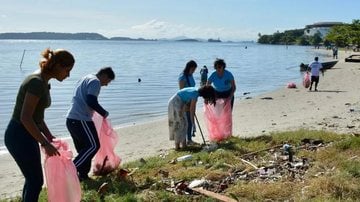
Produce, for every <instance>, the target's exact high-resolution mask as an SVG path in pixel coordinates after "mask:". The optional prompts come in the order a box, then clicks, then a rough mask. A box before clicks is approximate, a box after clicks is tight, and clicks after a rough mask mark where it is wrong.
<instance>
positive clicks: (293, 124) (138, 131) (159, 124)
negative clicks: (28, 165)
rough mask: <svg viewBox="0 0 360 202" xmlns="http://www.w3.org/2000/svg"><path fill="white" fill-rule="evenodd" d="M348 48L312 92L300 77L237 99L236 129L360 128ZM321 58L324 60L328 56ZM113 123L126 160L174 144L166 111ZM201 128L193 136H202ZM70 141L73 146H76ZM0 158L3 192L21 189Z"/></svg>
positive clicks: (359, 78) (355, 70) (357, 67)
mask: <svg viewBox="0 0 360 202" xmlns="http://www.w3.org/2000/svg"><path fill="white" fill-rule="evenodd" d="M318 51H326V50H322V49H320V50H317V49H315V50H314V55H316V54H317V53H319V52H318ZM326 52H328V51H326ZM328 53H330V52H328ZM350 54H351V52H347V53H345V52H343V51H341V52H339V56H340V57H339V62H338V63H337V64H336V65H335V66H334V67H333V68H332V69H330V70H327V71H326V72H325V75H324V76H320V82H319V87H318V88H319V91H318V92H314V91H311V92H309V91H308V90H307V89H305V88H304V87H303V86H302V84H301V83H296V85H297V88H295V89H288V88H286V84H285V83H284V87H283V88H280V89H277V90H275V91H271V92H266V93H263V94H259V95H254V97H252V98H251V99H241V100H239V99H237V100H236V102H235V105H234V109H233V135H234V136H238V137H241V138H248V137H255V136H261V135H271V133H273V132H279V131H291V130H297V129H310V130H326V131H332V132H336V133H349V134H352V133H355V134H359V133H360V118H358V117H359V115H360V101H359V97H358V96H359V94H360V87H358V86H357V85H356V84H358V83H360V63H345V62H344V58H345V57H347V56H348V55H350ZM320 60H321V61H325V58H320ZM309 62H310V61H309ZM349 81H351V82H349ZM239 88H241V86H239ZM248 96H252V94H249V95H248ZM262 98H266V99H262ZM268 98H272V99H268ZM197 117H198V119H199V122H200V126H201V129H202V131H203V132H204V136H205V139H206V140H207V139H208V138H207V129H206V126H205V122H204V119H203V113H202V109H200V108H198V109H197ZM114 128H116V131H117V132H118V135H119V142H118V144H117V146H116V150H115V152H116V153H117V154H118V155H119V156H120V157H121V159H122V163H124V162H129V161H133V160H136V159H139V158H147V157H150V156H154V155H160V154H162V153H166V152H167V151H168V150H169V149H171V148H173V147H174V145H173V142H172V141H169V140H168V125H167V117H166V116H165V117H163V118H161V117H160V118H157V119H155V120H149V122H145V123H133V124H131V125H129V126H123V127H120V128H119V127H114ZM197 131H198V132H197V133H196V137H195V138H194V140H195V141H196V142H202V138H201V134H200V132H199V130H197ZM69 142H71V141H69ZM70 146H71V148H72V150H73V151H74V146H73V145H72V144H71V145H70ZM0 162H1V165H0V169H1V170H2V171H3V172H2V173H1V174H0V179H1V182H2V183H1V186H0V189H1V192H0V198H1V199H3V198H9V197H14V196H16V195H19V194H20V193H21V190H22V186H23V182H24V180H23V177H22V175H21V173H20V170H19V168H18V167H17V165H16V164H15V161H14V160H13V159H12V157H11V156H10V155H0Z"/></svg>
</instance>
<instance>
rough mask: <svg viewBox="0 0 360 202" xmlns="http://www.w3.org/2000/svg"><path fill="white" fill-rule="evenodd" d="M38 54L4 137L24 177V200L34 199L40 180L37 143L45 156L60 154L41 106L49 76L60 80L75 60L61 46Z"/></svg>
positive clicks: (45, 100)
mask: <svg viewBox="0 0 360 202" xmlns="http://www.w3.org/2000/svg"><path fill="white" fill-rule="evenodd" d="M41 55H42V57H43V58H42V59H41V60H40V63H39V65H40V71H36V72H34V73H33V74H30V75H29V76H27V77H26V78H25V79H24V81H23V82H22V84H21V86H20V88H19V91H18V94H17V97H16V102H15V107H14V111H13V114H12V118H11V120H10V122H9V124H8V126H7V129H6V131H5V137H4V139H5V146H6V147H7V149H8V151H9V153H10V154H11V156H12V157H13V158H14V159H15V161H16V163H17V165H18V166H19V168H20V170H21V172H22V174H23V175H24V177H25V184H24V187H23V191H22V201H25V202H33V201H38V199H39V194H40V192H41V189H42V185H43V183H44V179H43V172H42V166H41V154H40V148H39V144H40V145H41V146H42V147H43V149H44V150H45V152H46V154H47V155H48V156H55V155H60V154H59V152H58V151H57V149H56V148H55V147H54V146H53V145H52V144H51V143H50V142H52V140H53V139H54V136H53V134H52V133H51V132H50V130H49V128H48V127H47V124H46V123H45V120H44V113H45V109H46V108H48V107H50V105H51V98H50V84H49V80H51V79H56V80H58V81H60V82H61V81H63V80H64V79H66V78H67V77H69V76H70V71H71V70H72V68H73V66H74V63H75V59H74V57H73V55H72V54H71V53H70V52H68V51H66V50H63V49H57V50H50V49H49V48H47V49H45V50H44V51H43V52H42V54H41Z"/></svg>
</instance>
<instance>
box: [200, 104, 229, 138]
mask: <svg viewBox="0 0 360 202" xmlns="http://www.w3.org/2000/svg"><path fill="white" fill-rule="evenodd" d="M204 108H205V122H206V126H207V129H208V132H209V140H210V141H212V142H220V141H222V140H225V139H227V138H229V137H230V136H231V134H232V111H231V99H217V100H216V105H215V106H214V105H210V104H205V105H204Z"/></svg>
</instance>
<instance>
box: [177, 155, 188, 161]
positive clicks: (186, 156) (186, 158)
mask: <svg viewBox="0 0 360 202" xmlns="http://www.w3.org/2000/svg"><path fill="white" fill-rule="evenodd" d="M191 159H192V155H191V154H188V155H185V156H180V157H178V158H177V159H176V160H177V161H187V160H191Z"/></svg>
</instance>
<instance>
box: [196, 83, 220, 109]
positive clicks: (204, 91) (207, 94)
mask: <svg viewBox="0 0 360 202" xmlns="http://www.w3.org/2000/svg"><path fill="white" fill-rule="evenodd" d="M198 92H199V95H200V96H201V97H203V98H204V100H205V103H206V104H214V105H215V103H216V94H215V89H214V87H212V86H208V85H205V86H201V87H200V88H199V89H198Z"/></svg>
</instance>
